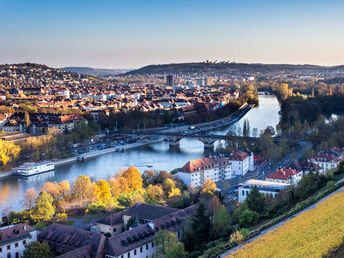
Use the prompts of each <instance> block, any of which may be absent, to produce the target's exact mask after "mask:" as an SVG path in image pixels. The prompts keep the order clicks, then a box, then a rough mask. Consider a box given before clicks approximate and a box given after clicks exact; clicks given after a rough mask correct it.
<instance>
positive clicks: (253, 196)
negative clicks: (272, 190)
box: [245, 186, 265, 214]
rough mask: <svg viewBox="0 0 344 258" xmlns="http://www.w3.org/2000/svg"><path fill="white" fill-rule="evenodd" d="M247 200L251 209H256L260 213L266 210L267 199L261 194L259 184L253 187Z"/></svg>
mask: <svg viewBox="0 0 344 258" xmlns="http://www.w3.org/2000/svg"><path fill="white" fill-rule="evenodd" d="M245 202H246V203H247V205H248V208H249V209H250V210H252V211H256V212H258V213H259V214H261V213H262V212H264V210H265V200H264V197H263V195H262V194H260V192H259V190H258V187H257V186H254V187H253V188H252V190H251V192H250V193H249V194H248V195H247V198H246V200H245Z"/></svg>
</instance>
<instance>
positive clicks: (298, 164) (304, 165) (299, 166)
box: [290, 160, 321, 171]
mask: <svg viewBox="0 0 344 258" xmlns="http://www.w3.org/2000/svg"><path fill="white" fill-rule="evenodd" d="M290 168H292V169H295V170H297V171H304V170H306V171H310V170H313V171H317V170H320V169H321V167H320V166H318V165H317V164H315V163H314V162H312V161H308V160H302V161H297V160H295V161H294V162H293V163H292V164H291V166H290Z"/></svg>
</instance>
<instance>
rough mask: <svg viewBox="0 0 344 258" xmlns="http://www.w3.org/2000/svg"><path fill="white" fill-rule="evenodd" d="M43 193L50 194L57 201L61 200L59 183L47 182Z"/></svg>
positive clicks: (42, 189) (43, 187)
mask: <svg viewBox="0 0 344 258" xmlns="http://www.w3.org/2000/svg"><path fill="white" fill-rule="evenodd" d="M41 191H45V192H47V193H48V194H50V195H51V196H52V197H53V198H54V199H55V200H57V199H58V198H59V189H58V184H57V182H46V183H44V185H43V186H42V188H41Z"/></svg>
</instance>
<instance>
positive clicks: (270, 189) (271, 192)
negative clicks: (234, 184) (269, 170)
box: [238, 179, 291, 202]
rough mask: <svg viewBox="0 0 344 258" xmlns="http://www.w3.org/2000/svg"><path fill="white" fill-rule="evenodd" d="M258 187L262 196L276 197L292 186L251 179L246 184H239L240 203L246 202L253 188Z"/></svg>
mask: <svg viewBox="0 0 344 258" xmlns="http://www.w3.org/2000/svg"><path fill="white" fill-rule="evenodd" d="M255 186H256V187H257V188H258V190H259V192H260V193H261V194H264V195H267V196H271V197H276V195H277V194H278V193H279V192H280V191H281V190H284V189H287V188H289V187H290V186H291V185H290V184H285V183H277V182H271V181H264V180H256V179H250V180H248V181H246V182H244V183H241V184H239V188H238V199H239V202H244V201H245V200H246V197H247V195H248V194H249V193H250V192H251V190H252V188H253V187H255Z"/></svg>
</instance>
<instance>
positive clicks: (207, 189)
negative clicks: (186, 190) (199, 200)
mask: <svg viewBox="0 0 344 258" xmlns="http://www.w3.org/2000/svg"><path fill="white" fill-rule="evenodd" d="M216 190H217V186H216V184H215V183H214V181H213V180H212V179H207V180H206V181H205V183H204V184H203V185H202V189H201V195H206V196H212V195H214V194H215V192H216Z"/></svg>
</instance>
